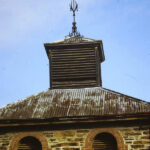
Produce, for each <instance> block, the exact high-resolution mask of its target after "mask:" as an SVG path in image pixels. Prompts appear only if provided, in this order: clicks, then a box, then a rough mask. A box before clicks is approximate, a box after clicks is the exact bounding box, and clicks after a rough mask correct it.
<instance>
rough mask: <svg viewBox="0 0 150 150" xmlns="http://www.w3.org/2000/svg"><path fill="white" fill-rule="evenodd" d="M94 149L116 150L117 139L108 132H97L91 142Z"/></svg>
mask: <svg viewBox="0 0 150 150" xmlns="http://www.w3.org/2000/svg"><path fill="white" fill-rule="evenodd" d="M93 148H94V150H117V141H116V139H115V138H114V136H113V135H111V134H109V133H101V134H98V135H97V136H96V137H95V138H94V142H93Z"/></svg>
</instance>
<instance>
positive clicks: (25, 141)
mask: <svg viewBox="0 0 150 150" xmlns="http://www.w3.org/2000/svg"><path fill="white" fill-rule="evenodd" d="M73 33H75V32H73ZM44 46H45V49H46V53H47V56H48V58H49V60H50V89H48V90H47V91H44V92H41V93H39V94H37V95H32V96H30V97H27V98H25V99H23V100H20V101H17V102H14V103H12V104H8V105H7V106H6V107H3V108H0V150H150V103H149V102H145V101H142V100H140V99H136V98H133V97H130V96H127V95H124V94H121V93H118V92H115V91H111V90H109V89H105V88H103V87H102V78H101V63H102V62H103V61H104V60H105V57H104V51H103V43H102V41H101V40H99V41H97V40H92V39H88V38H83V37H81V36H79V35H71V36H70V37H68V38H65V39H63V40H61V41H57V42H53V43H46V44H44Z"/></svg>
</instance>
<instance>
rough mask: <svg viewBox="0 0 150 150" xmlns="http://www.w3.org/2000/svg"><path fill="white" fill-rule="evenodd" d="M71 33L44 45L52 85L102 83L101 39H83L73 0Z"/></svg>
mask: <svg viewBox="0 0 150 150" xmlns="http://www.w3.org/2000/svg"><path fill="white" fill-rule="evenodd" d="M70 10H71V11H72V12H73V23H72V32H71V33H69V36H68V37H67V38H65V39H63V40H61V41H56V42H53V43H46V44H44V46H45V49H46V53H47V56H48V58H49V64H50V88H51V89H68V88H86V87H98V86H102V78H101V63H102V62H103V61H104V60H105V57H104V51H103V43H102V41H101V40H92V39H88V38H83V36H81V35H80V33H79V32H78V31H77V27H76V21H75V12H76V11H78V4H77V2H76V1H75V0H73V1H71V4H70Z"/></svg>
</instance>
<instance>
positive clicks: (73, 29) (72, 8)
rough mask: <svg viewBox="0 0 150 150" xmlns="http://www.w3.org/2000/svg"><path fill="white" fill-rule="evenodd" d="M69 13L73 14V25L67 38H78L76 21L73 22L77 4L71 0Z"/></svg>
mask: <svg viewBox="0 0 150 150" xmlns="http://www.w3.org/2000/svg"><path fill="white" fill-rule="evenodd" d="M70 11H72V12H73V23H72V32H71V33H69V36H80V33H79V32H78V31H77V27H76V21H75V16H76V14H75V12H76V11H78V4H77V2H76V1H75V0H71V4H70Z"/></svg>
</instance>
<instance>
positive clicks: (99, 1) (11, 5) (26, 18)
mask: <svg viewBox="0 0 150 150" xmlns="http://www.w3.org/2000/svg"><path fill="white" fill-rule="evenodd" d="M77 2H78V3H79V11H78V12H77V18H76V20H77V26H78V30H79V32H80V33H81V34H82V35H83V36H85V37H88V38H93V39H96V40H103V46H104V52H105V57H106V60H105V62H103V63H102V80H103V87H104V88H107V89H111V90H114V91H117V92H120V93H123V94H126V95H129V96H132V97H136V98H139V99H142V100H145V101H150V69H149V68H150V67H149V65H150V9H149V8H150V0H77ZM69 3H70V0H21V1H20V0H13V1H10V0H0V91H1V92H0V106H5V105H6V104H8V103H12V102H14V101H17V100H19V99H22V98H25V97H28V96H30V95H33V94H36V93H39V92H42V91H44V90H47V89H48V88H49V66H48V58H47V56H46V53H45V49H44V46H43V44H44V43H47V42H53V41H56V40H60V39H63V38H64V37H65V36H66V35H68V33H69V32H70V31H71V26H72V13H71V12H70V10H69Z"/></svg>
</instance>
